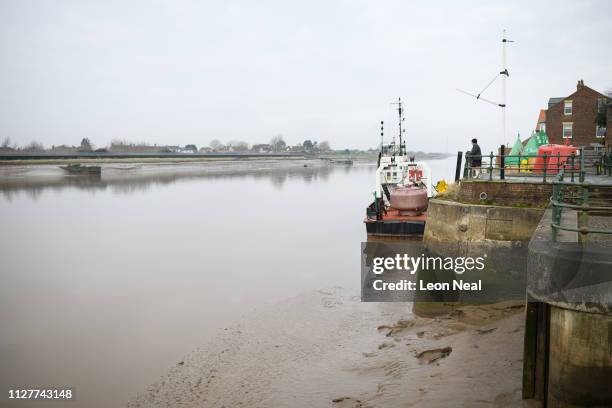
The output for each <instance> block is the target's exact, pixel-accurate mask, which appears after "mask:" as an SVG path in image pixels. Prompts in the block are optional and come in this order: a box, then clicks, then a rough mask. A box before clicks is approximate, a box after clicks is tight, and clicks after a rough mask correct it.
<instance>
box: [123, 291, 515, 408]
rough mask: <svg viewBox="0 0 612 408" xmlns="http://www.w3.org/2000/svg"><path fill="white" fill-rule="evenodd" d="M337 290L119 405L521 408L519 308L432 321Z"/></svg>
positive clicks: (489, 308) (307, 298)
mask: <svg viewBox="0 0 612 408" xmlns="http://www.w3.org/2000/svg"><path fill="white" fill-rule="evenodd" d="M411 306H412V305H411V304H410V303H361V302H360V298H359V296H358V295H357V294H354V293H350V291H348V290H345V289H342V288H332V289H329V290H321V291H315V292H310V293H305V294H303V295H300V296H297V297H294V298H291V299H288V300H286V301H284V302H281V303H279V304H276V305H274V306H270V307H269V308H268V309H266V310H262V311H260V312H258V313H257V314H252V315H247V316H245V317H244V318H243V319H242V320H241V321H239V322H237V323H235V324H234V325H232V326H229V327H227V328H225V329H224V330H222V331H221V332H220V333H219V334H218V336H217V337H216V338H215V339H213V340H212V341H210V342H209V343H207V344H205V345H203V346H202V347H201V348H199V349H197V350H195V351H193V352H192V353H191V354H189V355H188V356H186V357H185V358H184V359H183V360H182V361H178V362H177V364H176V365H175V366H174V367H172V368H170V369H169V370H168V372H167V373H166V374H164V375H163V376H162V377H161V378H160V379H159V380H158V381H157V382H155V383H154V384H152V385H151V386H150V387H149V388H148V389H147V390H145V391H143V392H142V393H141V394H139V395H137V396H135V397H134V398H133V399H132V400H131V401H129V403H128V404H127V406H128V407H130V408H136V407H166V406H185V407H202V406H205V407H236V406H244V407H285V406H287V407H288V406H291V407H328V406H332V407H399V406H402V407H410V406H415V407H417V406H427V407H449V406H455V407H457V406H462V407H501V406H504V407H505V406H521V404H524V403H523V402H521V375H522V371H521V370H522V337H523V320H524V316H523V310H524V309H523V305H522V303H520V302H518V303H517V302H506V303H499V304H493V305H483V306H465V307H461V308H459V309H457V310H455V311H454V312H452V313H450V314H448V315H444V316H441V317H437V318H419V317H415V316H413V315H412V314H411V311H410V309H411Z"/></svg>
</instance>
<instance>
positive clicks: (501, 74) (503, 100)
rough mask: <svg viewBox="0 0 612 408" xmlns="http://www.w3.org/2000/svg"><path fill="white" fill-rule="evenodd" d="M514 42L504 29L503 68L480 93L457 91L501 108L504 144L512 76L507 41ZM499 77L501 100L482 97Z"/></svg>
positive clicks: (503, 142)
mask: <svg viewBox="0 0 612 408" xmlns="http://www.w3.org/2000/svg"><path fill="white" fill-rule="evenodd" d="M509 42H514V41H512V40H508V39H507V38H506V30H505V29H504V31H503V34H502V69H501V71H500V72H499V73H498V74H496V75H495V76H494V77H493V79H492V80H491V81H489V83H488V84H487V85H486V86H485V87H484V88H483V89H482V91H480V92H478V94H473V93H470V92H466V91H464V90H462V89H457V91H459V92H461V93H464V94H466V95H469V96H472V97H474V98H476V99H477V100H479V101H483V102H487V103H490V104H492V105H496V106H498V107H500V108H501V122H502V123H501V127H502V129H501V130H502V144H505V143H506V80H507V79H508V77H509V76H510V74H509V73H508V67H507V65H506V43H509ZM499 77H501V78H502V93H501V102H494V101H492V100H490V99H485V98H483V97H482V94H483V93H484V91H486V90H487V89H488V88H489V87H490V86H491V85H492V84H493V82H495V81H496V80H497V79H498V78H499Z"/></svg>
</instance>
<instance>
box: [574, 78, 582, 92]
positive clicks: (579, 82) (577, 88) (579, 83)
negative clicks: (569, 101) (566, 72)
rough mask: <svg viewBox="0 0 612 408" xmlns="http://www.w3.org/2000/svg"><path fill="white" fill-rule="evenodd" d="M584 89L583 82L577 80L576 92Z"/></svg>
mask: <svg viewBox="0 0 612 408" xmlns="http://www.w3.org/2000/svg"><path fill="white" fill-rule="evenodd" d="M582 88H584V81H583V80H582V79H580V80H578V85H576V90H577V91H579V90H581V89H582Z"/></svg>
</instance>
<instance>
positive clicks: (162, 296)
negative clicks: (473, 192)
mask: <svg viewBox="0 0 612 408" xmlns="http://www.w3.org/2000/svg"><path fill="white" fill-rule="evenodd" d="M453 165H454V159H453V158H450V159H446V160H443V161H438V162H432V167H434V175H436V174H438V177H436V178H442V177H445V178H446V179H447V180H448V179H449V178H450V177H451V176H452V174H454V168H453ZM206 166H208V165H205V164H185V165H174V164H173V165H163V166H155V165H142V166H135V167H134V166H127V168H124V169H122V168H121V166H112V165H109V168H108V169H106V168H105V170H104V171H103V175H102V177H100V178H76V177H70V176H66V175H65V174H63V172H62V171H61V170H59V169H58V168H57V167H56V166H36V167H2V168H0V223H1V225H2V227H1V228H0V259H1V263H0V265H1V268H0V270H1V275H0V276H1V279H2V284H1V285H0V392H2V394H3V395H2V398H5V396H6V395H7V390H8V389H9V388H38V387H49V386H56V387H62V386H67V387H72V388H74V389H75V394H76V400H75V401H74V402H70V403H64V404H55V403H50V402H47V401H44V402H41V403H39V404H33V403H32V404H31V403H29V402H28V403H21V404H13V403H11V404H10V405H8V406H62V405H65V406H70V407H109V406H122V405H124V404H125V402H126V401H127V400H128V399H129V398H130V397H131V396H133V395H135V394H136V393H138V392H139V391H141V390H143V389H145V388H146V386H147V385H148V384H150V383H151V382H153V381H155V380H156V379H157V378H158V377H159V376H160V374H162V373H163V372H164V371H166V369H167V368H168V367H170V366H172V365H175V364H176V363H177V362H178V361H180V360H181V358H182V357H183V356H184V355H185V354H187V353H188V352H189V351H191V350H193V349H195V348H197V347H198V346H199V345H200V344H202V342H204V341H206V340H207V339H208V338H210V337H211V336H212V335H213V334H214V333H216V332H218V331H219V330H222V329H223V328H224V327H225V325H228V324H230V323H231V322H233V321H235V320H236V319H238V318H240V316H241V315H242V314H243V313H245V311H251V310H253V309H257V307H258V306H262V305H269V304H273V303H274V302H277V301H280V300H282V299H286V298H288V297H291V296H295V295H297V294H299V293H302V292H305V291H308V290H311V289H317V288H324V287H330V286H334V285H338V286H342V287H352V288H357V287H358V286H359V276H360V272H359V261H360V258H359V256H360V255H359V251H360V242H361V241H362V240H363V239H365V231H364V226H363V224H362V219H363V216H364V209H365V206H366V205H367V204H368V202H369V201H370V200H371V191H372V190H373V187H374V170H375V168H374V166H372V165H367V164H358V165H356V166H353V167H343V166H327V165H325V166H321V165H317V164H311V165H310V166H309V167H303V166H302V165H301V164H300V165H299V166H290V167H283V168H278V167H277V166H276V165H275V164H274V163H262V164H256V165H253V164H246V165H245V164H221V165H220V166H221V167H222V168H221V170H219V168H217V169H216V170H215V171H210V169H209V168H207V167H206ZM217 166H219V165H217ZM223 166H225V167H223ZM253 166H255V167H253ZM0 402H1V404H0V405H2V406H4V405H6V404H7V400H6V399H0Z"/></svg>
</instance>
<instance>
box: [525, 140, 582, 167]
mask: <svg viewBox="0 0 612 408" xmlns="http://www.w3.org/2000/svg"><path fill="white" fill-rule="evenodd" d="M544 154H546V162H544ZM572 154H574V160H573V166H572V157H571V156H572ZM563 167H565V169H572V167H573V169H574V170H578V169H579V168H580V156H578V148H577V147H574V146H565V145H558V144H547V145H542V146H540V147H539V148H538V157H536V158H535V162H534V164H533V167H532V170H533V171H534V172H536V173H543V172H544V169H546V172H547V173H557V171H559V170H561V169H563Z"/></svg>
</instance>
